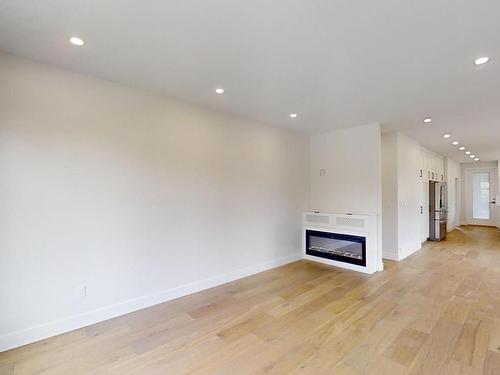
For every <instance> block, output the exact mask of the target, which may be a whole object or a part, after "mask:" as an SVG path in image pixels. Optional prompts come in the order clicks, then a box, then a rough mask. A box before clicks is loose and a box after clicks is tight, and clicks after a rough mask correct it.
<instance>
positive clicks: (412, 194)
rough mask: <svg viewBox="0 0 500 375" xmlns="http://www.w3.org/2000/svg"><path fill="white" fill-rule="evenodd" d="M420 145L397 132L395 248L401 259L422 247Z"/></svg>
mask: <svg viewBox="0 0 500 375" xmlns="http://www.w3.org/2000/svg"><path fill="white" fill-rule="evenodd" d="M421 152H422V151H421V148H420V144H419V143H417V142H416V141H415V140H413V139H411V138H409V137H407V136H405V135H404V134H401V133H398V159H397V163H398V202H399V204H398V218H399V219H398V223H399V224H398V238H399V240H398V247H399V258H400V259H404V258H406V257H407V256H409V255H411V254H413V253H414V252H415V251H417V250H419V249H420V248H421V247H422V243H421V241H420V230H419V228H420V225H421V220H420V205H421V185H420V181H419V177H418V171H419V169H420V161H421Z"/></svg>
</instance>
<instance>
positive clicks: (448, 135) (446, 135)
mask: <svg viewBox="0 0 500 375" xmlns="http://www.w3.org/2000/svg"><path fill="white" fill-rule="evenodd" d="M450 137H451V134H444V135H443V138H450Z"/></svg>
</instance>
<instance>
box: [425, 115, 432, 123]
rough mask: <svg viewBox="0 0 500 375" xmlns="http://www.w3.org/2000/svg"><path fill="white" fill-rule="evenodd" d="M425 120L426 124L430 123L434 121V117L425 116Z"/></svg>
mask: <svg viewBox="0 0 500 375" xmlns="http://www.w3.org/2000/svg"><path fill="white" fill-rule="evenodd" d="M424 122H425V123H426V124H430V123H431V122H432V119H431V118H430V117H428V118H424Z"/></svg>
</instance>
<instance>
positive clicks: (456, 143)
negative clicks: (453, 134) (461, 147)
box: [451, 141, 459, 146]
mask: <svg viewBox="0 0 500 375" xmlns="http://www.w3.org/2000/svg"><path fill="white" fill-rule="evenodd" d="M458 143H459V142H458V141H454V142H451V144H452V145H453V146H456V145H458Z"/></svg>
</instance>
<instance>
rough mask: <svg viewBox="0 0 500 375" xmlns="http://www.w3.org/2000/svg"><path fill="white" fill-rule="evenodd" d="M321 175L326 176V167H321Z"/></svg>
mask: <svg viewBox="0 0 500 375" xmlns="http://www.w3.org/2000/svg"><path fill="white" fill-rule="evenodd" d="M319 175H320V176H321V177H323V176H326V169H320V170H319Z"/></svg>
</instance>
